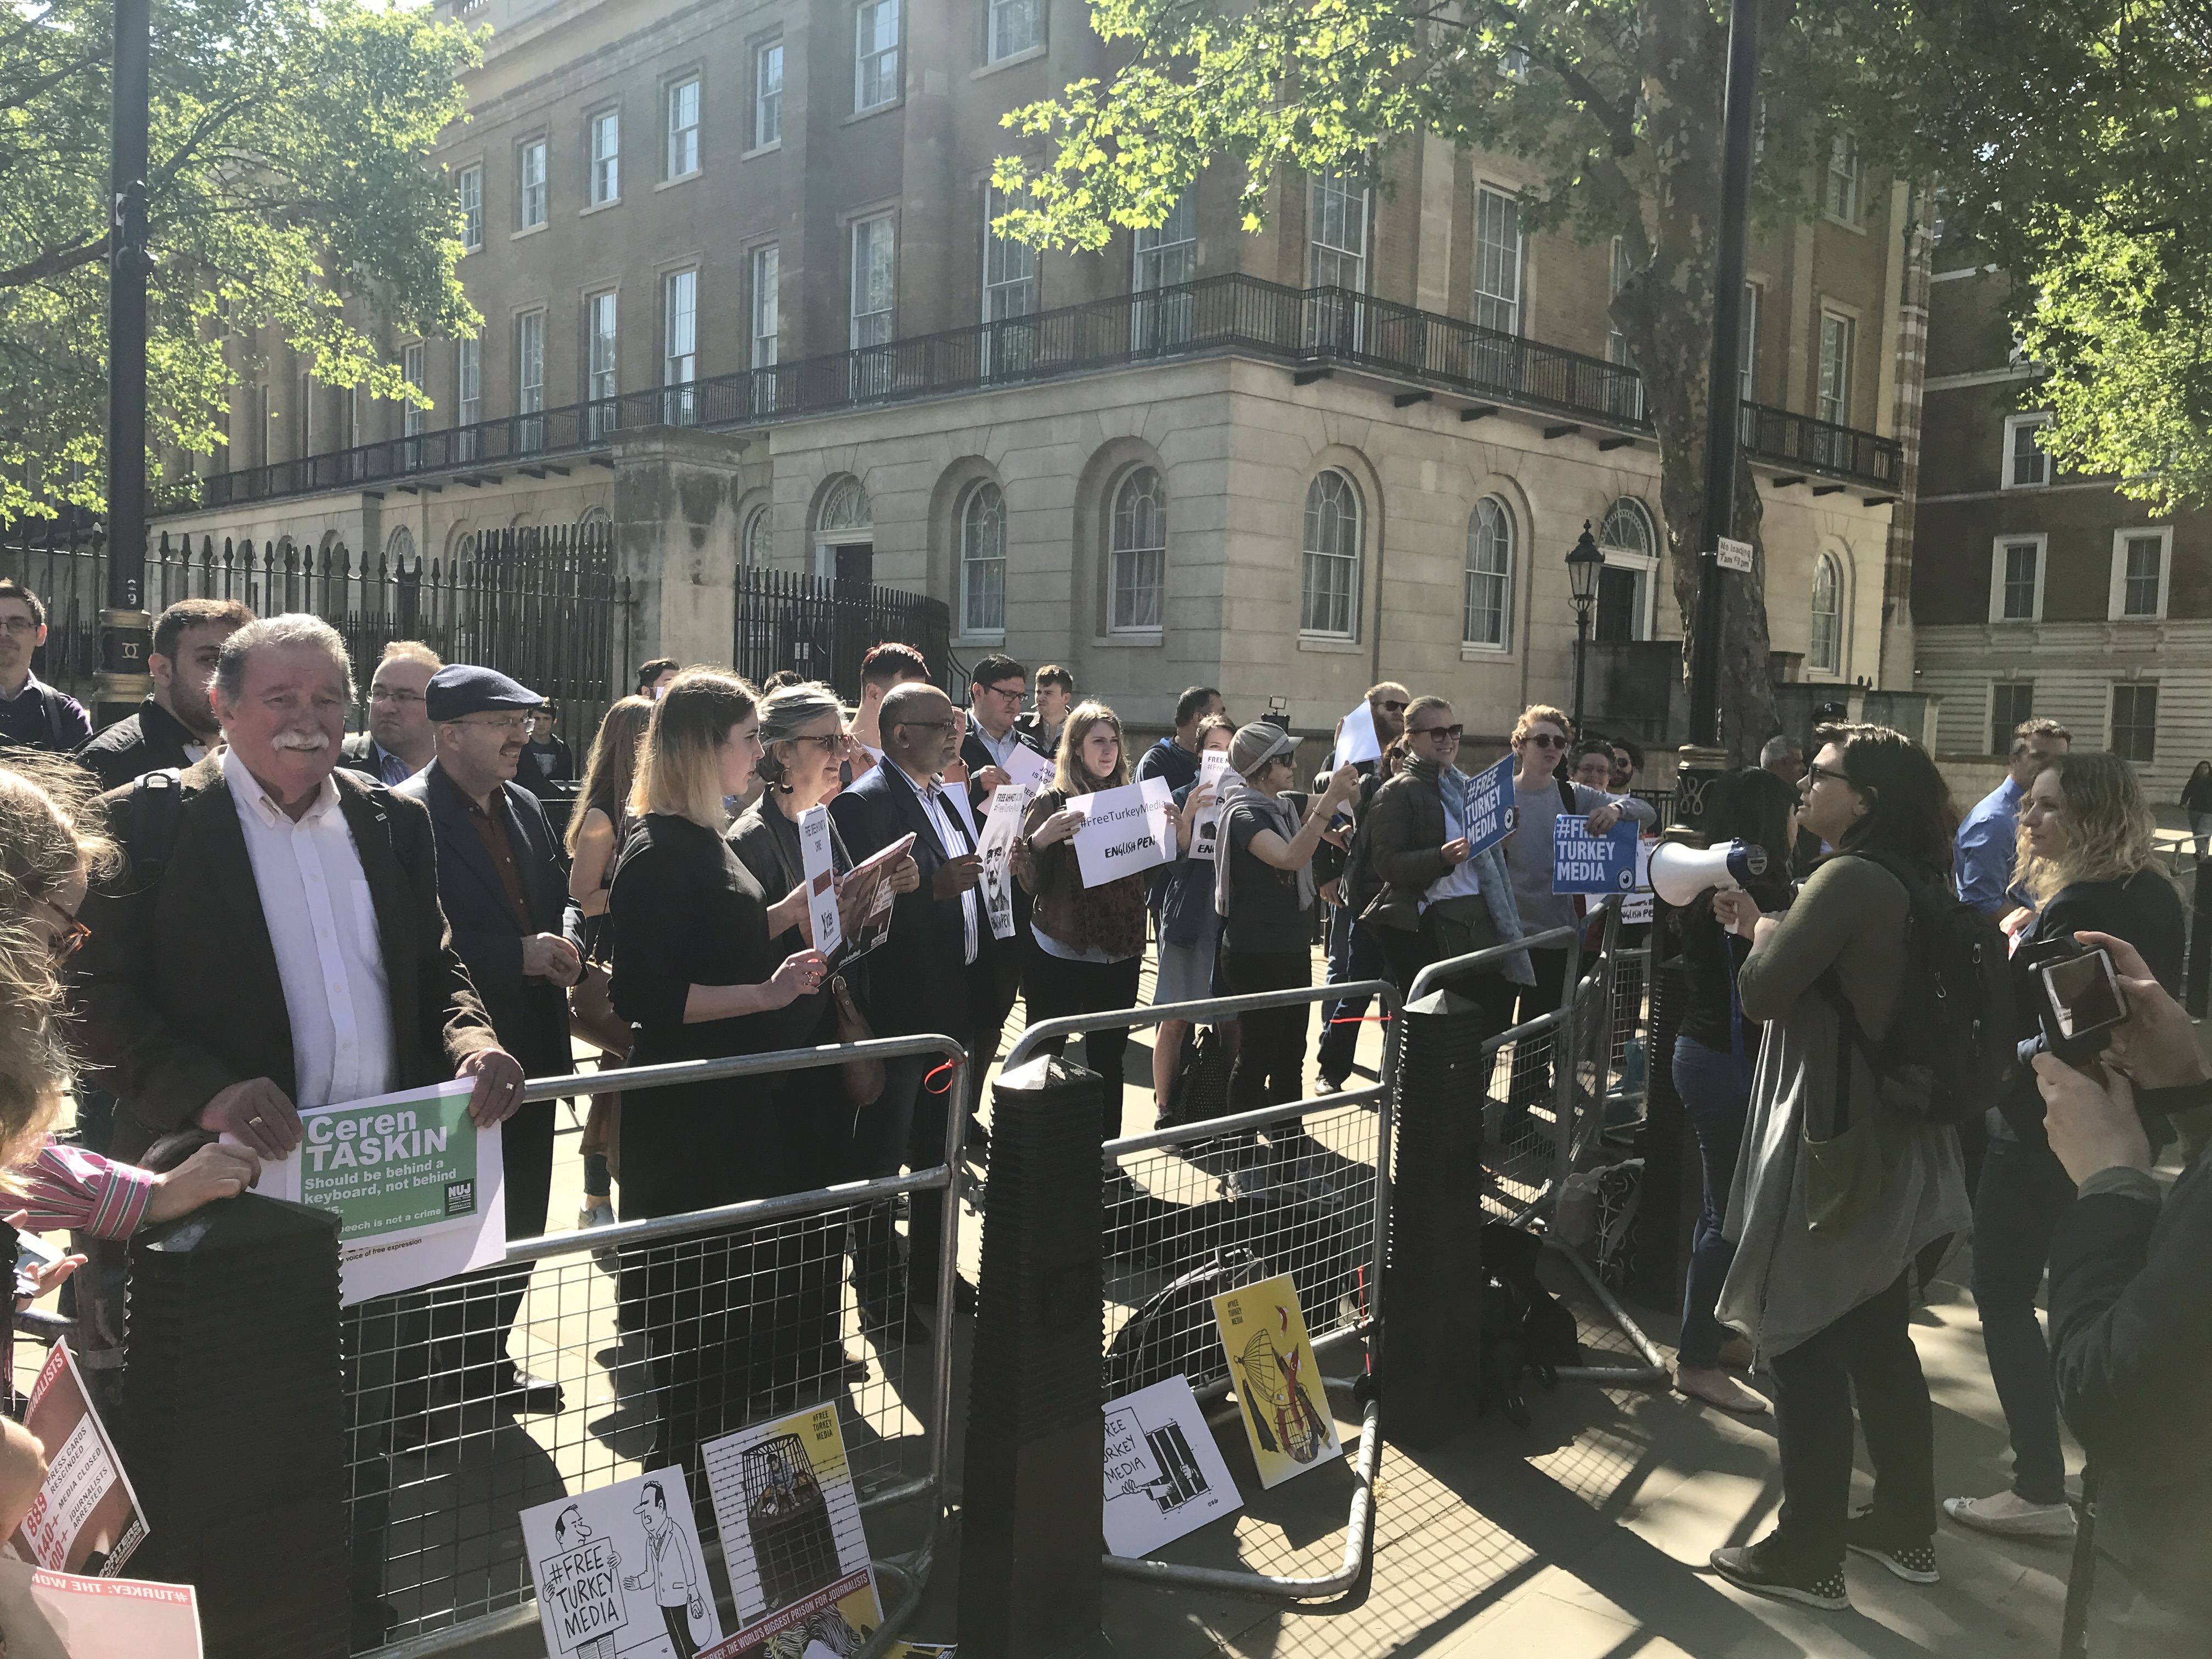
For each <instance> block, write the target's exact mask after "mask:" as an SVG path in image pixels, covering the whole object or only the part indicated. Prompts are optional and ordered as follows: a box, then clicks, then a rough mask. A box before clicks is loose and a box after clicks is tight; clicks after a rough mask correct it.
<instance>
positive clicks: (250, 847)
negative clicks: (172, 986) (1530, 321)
mask: <svg viewBox="0 0 2212 1659" xmlns="http://www.w3.org/2000/svg"><path fill="white" fill-rule="evenodd" d="M222 775H223V781H224V782H225V783H227V784H228V785H229V786H230V798H231V799H232V800H233V801H234V802H235V803H236V804H237V806H238V822H239V825H240V828H241V829H244V830H245V832H246V859H247V860H248V861H249V862H251V863H252V866H253V885H254V888H255V890H256V891H258V893H259V895H260V896H261V914H262V917H263V919H264V921H266V922H267V923H268V926H269V943H270V946H271V947H272V948H273V949H274V950H275V951H276V977H277V980H278V981H279V982H280V983H281V984H282V985H283V987H284V1012H286V1013H287V1014H288V1015H289V1016H290V1018H291V1023H292V1070H293V1074H294V1077H295V1079H296V1084H297V1086H296V1087H295V1089H294V1091H293V1094H292V1103H293V1104H294V1105H295V1106H298V1107H301V1108H302V1109H306V1108H309V1107H315V1106H328V1105H331V1104H333V1103H340V1102H344V1101H349V1100H363V1099H367V1098H368V1097H370V1096H373V1095H381V1094H388V1093H390V1092H391V1091H392V1086H393V1078H392V1071H393V1067H392V988H391V986H390V984H389V982H388V981H386V978H385V976H384V952H383V949H382V946H381V945H380V942H379V940H378V939H377V933H376V907H375V905H374V902H372V900H371V899H370V896H369V890H368V877H367V876H366V875H365V874H363V872H362V867H361V854H360V853H359V852H358V851H356V849H355V847H354V844H353V835H352V833H351V831H349V829H347V828H346V821H345V814H344V813H343V811H340V810H339V808H338V792H337V785H336V784H335V783H333V782H331V781H330V780H329V779H328V778H325V779H324V780H323V789H322V793H321V794H319V795H318V796H317V797H316V798H315V804H314V805H313V806H311V807H309V808H308V809H307V816H306V817H302V818H301V820H300V821H299V822H298V823H294V822H293V821H292V820H291V819H290V818H289V817H287V816H285V812H284V809H283V807H281V806H279V805H277V804H276V802H275V801H274V800H271V799H270V797H269V794H268V792H267V791H266V790H264V789H263V788H262V787H261V786H260V784H258V782H256V781H254V777H253V775H252V773H251V772H248V771H247V770H246V764H245V763H244V762H242V761H240V759H239V758H238V751H237V750H233V749H226V750H223V754H222Z"/></svg>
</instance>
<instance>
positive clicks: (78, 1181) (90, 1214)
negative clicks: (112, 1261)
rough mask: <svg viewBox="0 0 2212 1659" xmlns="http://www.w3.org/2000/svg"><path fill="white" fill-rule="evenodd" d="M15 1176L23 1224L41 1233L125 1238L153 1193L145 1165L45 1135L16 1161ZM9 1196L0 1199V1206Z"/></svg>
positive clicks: (134, 1228)
mask: <svg viewBox="0 0 2212 1659" xmlns="http://www.w3.org/2000/svg"><path fill="white" fill-rule="evenodd" d="M15 1178H16V1179H17V1180H18V1181H19V1182H21V1183H22V1192H21V1199H20V1206H19V1207H21V1208H22V1209H24V1210H27V1211H28V1212H30V1213H29V1215H28V1217H27V1218H26V1219H25V1220H24V1222H23V1228H24V1230H25V1231H28V1232H34V1233H39V1234H41V1235H46V1234H53V1233H66V1232H86V1233H90V1234H92V1235H93V1236H94V1237H96V1238H128V1237H131V1234H133V1233H135V1232H137V1231H138V1224H139V1223H140V1222H142V1221H143V1220H144V1219H145V1218H146V1206H147V1205H148V1204H149V1202H150V1201H151V1200H152V1199H153V1196H154V1178H155V1177H154V1172H153V1171H152V1170H142V1169H140V1168H139V1167H138V1166H137V1164H117V1163H112V1162H111V1161H110V1160H108V1159H106V1158H101V1157H100V1156H99V1155H98V1154H97V1153H94V1152H87V1151H85V1150H84V1148H83V1147H82V1146H66V1145H64V1144H63V1143H62V1142H60V1141H58V1140H56V1139H52V1137H51V1136H49V1137H48V1138H47V1140H46V1145H45V1146H41V1147H40V1148H39V1155H38V1157H37V1158H35V1159H33V1161H32V1162H31V1163H30V1164H28V1165H19V1166H18V1167H17V1168H16V1170H15ZM10 1201H11V1200H9V1199H8V1198H0V1206H6V1205H8V1204H9V1203H10ZM9 1213H13V1211H12V1210H10V1211H9Z"/></svg>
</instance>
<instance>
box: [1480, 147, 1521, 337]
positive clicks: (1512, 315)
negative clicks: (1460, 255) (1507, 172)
mask: <svg viewBox="0 0 2212 1659" xmlns="http://www.w3.org/2000/svg"><path fill="white" fill-rule="evenodd" d="M1501 215H1502V216H1504V217H1503V219H1502V226H1503V228H1505V229H1509V230H1510V231H1511V232H1512V240H1511V241H1510V243H1509V242H1507V241H1506V240H1504V238H1503V237H1501V236H1498V235H1494V234H1492V231H1493V230H1495V229H1497V228H1499V223H1500V222H1501V221H1500V220H1499V216H1501ZM1527 266H1528V236H1527V234H1525V233H1524V232H1523V231H1522V228H1521V203H1520V198H1519V197H1517V196H1516V194H1515V193H1514V192H1513V191H1510V190H1507V189H1505V188H1504V187H1503V186H1502V185H1490V184H1483V183H1480V182H1478V183H1477V184H1476V185H1475V187H1474V270H1473V271H1472V272H1471V273H1470V274H1471V276H1472V277H1473V281H1474V319H1473V320H1474V325H1475V326H1476V327H1478V328H1487V329H1494V330H1496V331H1498V333H1500V334H1510V335H1513V336H1515V337H1519V335H1520V332H1521V307H1522V286H1523V285H1522V275H1523V273H1524V272H1525V270H1527Z"/></svg>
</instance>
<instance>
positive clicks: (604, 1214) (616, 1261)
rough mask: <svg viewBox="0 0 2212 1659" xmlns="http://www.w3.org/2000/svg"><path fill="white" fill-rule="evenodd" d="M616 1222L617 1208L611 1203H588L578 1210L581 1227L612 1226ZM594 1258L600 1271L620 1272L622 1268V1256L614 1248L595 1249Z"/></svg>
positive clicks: (577, 1217) (577, 1221)
mask: <svg viewBox="0 0 2212 1659" xmlns="http://www.w3.org/2000/svg"><path fill="white" fill-rule="evenodd" d="M576 1225H577V1226H578V1228H580V1229H581V1228H587V1227H611V1226H613V1225H615V1210H614V1206H613V1205H611V1204H606V1203H599V1204H586V1205H585V1206H584V1207H583V1208H582V1209H580V1210H579V1211H577V1212H576ZM592 1261H595V1262H597V1263H598V1264H599V1271H600V1272H601V1273H619V1272H620V1271H621V1270H622V1257H621V1256H620V1255H617V1253H616V1252H615V1251H613V1250H593V1251H592Z"/></svg>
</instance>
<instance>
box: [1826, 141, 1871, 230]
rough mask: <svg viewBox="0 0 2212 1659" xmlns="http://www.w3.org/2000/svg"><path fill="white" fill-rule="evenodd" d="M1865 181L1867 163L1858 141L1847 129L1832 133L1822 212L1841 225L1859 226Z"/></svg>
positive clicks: (1829, 142)
mask: <svg viewBox="0 0 2212 1659" xmlns="http://www.w3.org/2000/svg"><path fill="white" fill-rule="evenodd" d="M1865 181H1866V164H1865V162H1863V161H1861V160H1860V159H1859V141H1858V140H1857V138H1855V137H1852V136H1851V135H1850V133H1848V132H1838V133H1836V134H1834V135H1832V137H1830V138H1829V140H1828V165H1827V167H1826V170H1825V172H1824V173H1823V174H1822V176H1821V180H1820V210H1821V212H1822V213H1823V214H1825V215H1826V216H1827V217H1828V218H1830V219H1832V220H1834V221H1835V222H1836V223H1838V224H1839V225H1850V226H1851V227H1852V228H1857V225H1858V222H1859V197H1860V196H1861V194H1862V193H1863V188H1864V185H1865ZM1838 197H1840V199H1838Z"/></svg>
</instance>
